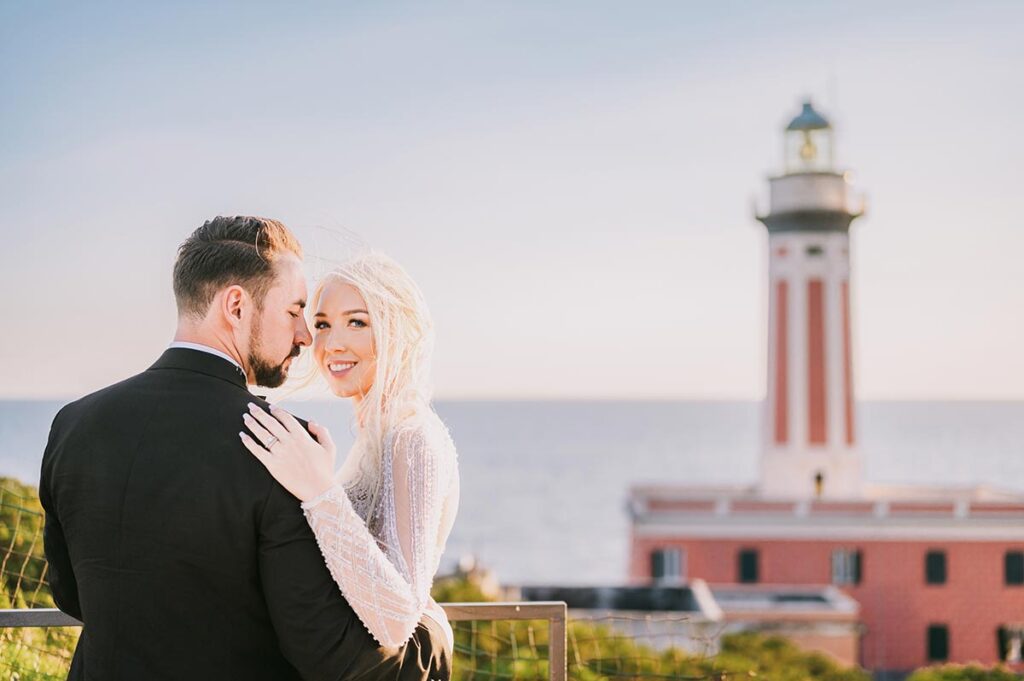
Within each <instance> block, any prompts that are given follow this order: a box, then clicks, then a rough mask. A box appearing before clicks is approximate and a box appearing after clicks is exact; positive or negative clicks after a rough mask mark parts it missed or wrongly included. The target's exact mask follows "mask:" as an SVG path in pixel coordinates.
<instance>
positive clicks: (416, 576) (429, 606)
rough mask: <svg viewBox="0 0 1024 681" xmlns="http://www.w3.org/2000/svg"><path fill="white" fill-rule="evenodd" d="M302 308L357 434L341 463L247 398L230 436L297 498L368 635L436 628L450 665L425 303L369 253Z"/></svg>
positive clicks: (443, 512) (321, 434)
mask: <svg viewBox="0 0 1024 681" xmlns="http://www.w3.org/2000/svg"><path fill="white" fill-rule="evenodd" d="M311 309H312V310H313V328H314V330H313V358H314V360H315V362H316V367H317V369H318V370H319V372H320V374H321V375H322V376H323V377H324V378H325V379H326V381H327V384H328V386H329V387H330V389H331V391H332V392H333V393H334V394H335V395H337V396H338V397H346V398H349V399H351V400H352V401H353V403H354V406H355V414H356V420H357V423H358V432H357V434H356V441H355V443H354V444H353V445H352V449H351V450H350V451H349V453H348V457H347V458H346V459H345V461H344V463H343V464H342V467H341V469H340V471H339V472H338V473H337V475H335V472H334V467H335V466H334V462H335V448H334V444H333V442H332V441H331V436H330V434H329V433H328V431H327V429H326V428H324V427H323V426H321V425H318V424H315V423H310V424H309V433H312V435H313V437H310V435H309V434H308V433H307V432H306V429H305V428H303V427H302V425H301V424H300V423H299V422H298V421H297V420H296V419H295V418H294V417H292V416H291V415H290V414H288V413H287V412H285V411H284V410H281V409H279V408H276V407H275V408H273V409H272V410H271V412H270V413H269V414H268V413H267V412H266V411H263V410H262V409H260V408H259V407H257V406H256V405H253V404H250V405H249V410H250V413H248V414H245V415H244V416H243V420H244V421H245V424H246V426H247V427H248V428H249V430H250V431H251V432H252V434H253V435H254V436H255V438H253V437H250V436H249V435H248V434H246V433H244V432H243V433H240V434H239V435H240V437H241V438H242V441H243V443H244V444H245V446H246V448H247V449H248V450H249V451H250V452H252V453H253V454H254V455H255V456H256V458H257V459H259V460H260V461H261V462H262V463H263V464H264V465H265V466H266V467H267V469H268V470H269V471H270V473H271V474H272V475H273V476H274V478H275V479H277V481H278V482H279V483H281V485H283V486H284V487H285V488H286V489H287V490H288V491H289V492H291V493H292V494H294V495H295V496H296V497H297V498H298V499H299V500H301V501H302V509H303V511H304V512H305V515H306V519H307V520H308V521H309V525H310V527H311V528H312V529H313V533H314V534H315V535H316V540H317V543H318V544H319V545H320V550H321V552H322V553H323V556H324V560H325V561H326V562H327V567H328V568H329V569H330V571H331V574H332V575H333V577H334V580H335V581H336V582H337V583H338V586H339V587H340V588H341V592H342V594H343V595H344V596H345V598H346V599H347V600H348V602H349V604H350V605H351V606H352V609H353V610H355V612H356V614H357V615H358V616H359V618H360V620H361V621H362V622H363V624H364V625H365V626H366V628H367V629H368V630H369V631H370V633H371V634H372V635H373V637H374V638H375V639H376V640H377V642H378V643H379V644H380V645H382V646H385V647H396V646H400V645H402V644H404V643H406V642H408V641H409V640H410V639H411V638H418V637H426V636H429V635H430V633H429V630H430V629H431V628H433V629H434V631H437V629H438V627H439V628H440V629H441V631H443V635H444V638H445V639H446V643H447V645H446V652H447V658H448V664H446V665H445V666H446V667H447V668H448V669H450V660H451V654H452V647H453V636H452V629H451V625H450V624H449V623H448V619H447V617H446V616H445V613H444V610H443V609H442V608H441V607H440V606H439V605H438V604H437V603H436V602H435V601H434V600H433V599H432V598H431V596H430V587H431V583H432V581H433V578H434V574H435V573H436V572H437V568H438V563H439V561H440V558H441V554H442V553H443V551H444V546H445V542H446V541H447V539H448V534H449V532H450V531H451V527H452V522H453V521H454V519H455V512H456V509H457V508H458V503H459V473H458V465H457V459H456V453H455V445H454V444H453V443H452V440H451V438H450V437H449V435H448V431H447V429H446V428H445V426H444V424H443V423H442V422H441V420H440V418H438V416H437V414H436V413H435V412H434V410H433V409H432V408H431V406H430V396H429V379H428V375H427V374H428V363H429V359H430V353H431V341H432V337H433V326H432V323H431V320H430V316H429V313H428V311H427V307H426V304H425V303H424V301H423V297H422V294H421V293H420V291H419V289H418V288H417V286H416V284H415V283H414V282H413V281H412V279H411V278H410V277H409V275H408V274H407V273H406V272H405V271H404V270H403V269H402V268H401V267H400V266H399V265H398V263H396V262H395V261H393V260H392V259H390V258H388V257H386V256H383V255H380V254H369V255H364V256H360V257H358V258H355V259H354V260H351V261H349V262H348V263H347V264H345V265H343V266H342V267H341V268H339V269H338V270H336V271H334V272H333V273H331V274H330V275H328V276H327V277H325V278H324V280H323V281H322V282H321V283H320V284H319V286H318V287H317V289H316V291H315V292H314V294H313V298H312V304H311ZM271 414H272V415H271ZM314 438H315V439H314ZM431 625H433V626H431Z"/></svg>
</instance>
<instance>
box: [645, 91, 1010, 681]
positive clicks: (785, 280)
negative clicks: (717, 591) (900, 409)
mask: <svg viewBox="0 0 1024 681" xmlns="http://www.w3.org/2000/svg"><path fill="white" fill-rule="evenodd" d="M832 149H833V139H832V128H831V126H830V125H829V123H828V121H827V120H826V119H825V118H824V117H822V116H821V115H820V114H819V113H818V112H816V111H815V110H814V108H813V107H812V106H811V105H810V103H808V104H805V105H804V107H803V111H802V112H801V113H800V115H798V116H797V117H796V118H794V119H793V121H792V122H791V123H790V124H789V126H788V127H787V129H786V132H785V153H786V156H785V158H786V167H785V172H784V173H783V174H781V175H779V176H776V177H772V178H770V180H769V182H770V206H771V209H770V211H769V212H768V213H767V214H766V215H763V216H759V218H758V219H759V220H760V221H761V222H762V223H763V224H764V225H765V226H766V227H767V229H768V244H769V268H768V270H769V291H770V294H769V314H768V323H769V333H768V362H767V366H768V376H767V388H768V389H767V395H766V399H765V402H764V418H763V433H762V453H761V465H760V479H759V482H758V484H757V485H755V486H753V487H751V488H731V489H723V488H713V489H712V488H692V487H671V486H657V487H651V486H647V487H635V488H634V489H633V490H632V492H631V503H630V510H631V515H632V552H631V562H630V576H631V578H632V580H633V581H634V582H636V583H644V582H648V581H654V582H666V581H667V582H672V581H685V580H695V579H700V580H704V581H706V582H708V583H709V584H710V585H711V588H712V589H714V586H715V585H716V584H718V585H733V584H752V585H753V584H761V585H806V586H822V585H835V586H837V587H839V588H840V589H841V590H842V591H843V592H844V593H845V594H847V595H848V596H850V597H851V598H853V599H855V600H856V601H857V602H858V604H859V606H860V609H859V613H860V618H861V623H862V625H863V628H862V632H863V637H862V640H861V646H860V658H861V664H862V665H863V666H864V667H866V668H868V669H871V670H874V671H876V672H878V673H879V674H880V675H886V674H887V673H889V672H892V673H897V674H898V673H901V672H905V671H908V670H911V669H914V668H916V667H920V666H924V665H927V664H930V663H937V662H944V661H950V662H970V661H979V662H983V663H995V662H998V661H1000V660H1004V661H1010V662H1012V663H1019V661H1020V659H1021V643H1022V638H1024V495H1021V494H1016V493H1008V492H1001V491H997V490H992V489H988V488H963V489H938V488H928V487H913V486H907V487H899V488H897V487H892V486H880V485H872V484H869V483H867V482H865V481H864V479H863V474H862V470H863V465H862V459H861V455H860V453H859V450H858V440H857V432H856V413H855V412H856V408H855V407H856V405H855V401H854V388H853V377H854V372H853V364H854V357H853V355H854V353H853V346H852V341H851V326H852V289H851V286H850V247H849V230H850V225H851V223H852V222H853V220H854V219H855V218H857V217H858V216H859V215H860V214H861V212H862V202H861V201H859V200H855V199H854V197H853V196H852V192H851V188H850V186H849V183H848V175H847V174H846V173H843V172H841V171H837V170H836V169H835V168H834V165H833V156H832Z"/></svg>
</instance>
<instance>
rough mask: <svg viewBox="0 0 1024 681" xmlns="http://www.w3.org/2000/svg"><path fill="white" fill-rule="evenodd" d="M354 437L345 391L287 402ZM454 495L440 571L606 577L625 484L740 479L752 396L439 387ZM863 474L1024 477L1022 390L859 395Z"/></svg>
mask: <svg viewBox="0 0 1024 681" xmlns="http://www.w3.org/2000/svg"><path fill="white" fill-rule="evenodd" d="M62 404H63V402H59V401H12V400H7V401H2V400H0V476H7V477H14V478H18V479H20V480H22V481H23V482H27V483H32V484H36V483H37V482H38V479H39V463H40V459H41V456H42V451H43V447H44V446H45V443H46V436H47V432H48V429H49V425H50V421H51V420H52V418H53V416H54V414H56V412H57V410H58V409H59V408H60V407H61V406H62ZM283 406H285V407H286V408H289V409H290V410H291V411H293V412H294V413H296V414H298V415H300V416H303V417H306V418H311V419H314V420H316V421H318V422H320V423H323V424H326V425H328V427H330V429H331V432H332V435H333V436H334V440H335V442H336V443H337V445H338V448H339V456H341V455H342V453H344V452H345V451H347V449H348V447H349V446H350V445H351V442H352V439H353V438H352V412H351V409H350V408H349V406H348V404H347V403H345V402H342V401H335V402H322V401H307V402H295V403H291V404H285V405H283ZM436 408H437V411H438V413H439V414H440V416H441V418H442V419H443V420H444V421H445V423H446V424H447V425H448V428H449V429H450V430H451V433H452V436H453V438H454V439H455V443H456V446H457V448H458V451H459V470H460V474H461V478H462V500H461V505H460V509H459V514H458V518H457V520H456V522H455V527H454V529H453V531H452V535H451V537H450V538H449V541H448V546H447V550H446V552H445V555H444V557H443V559H442V562H441V572H442V573H443V572H447V571H450V570H451V569H452V568H453V567H454V566H455V564H456V563H457V562H458V561H460V560H466V559H467V558H472V559H474V560H475V561H476V562H477V564H478V565H481V566H483V567H486V568H488V569H490V570H492V571H493V572H494V573H495V576H496V577H497V579H498V580H499V581H500V582H501V583H503V584H518V585H525V584H547V585H612V584H618V583H623V582H624V581H625V579H626V576H627V560H628V548H629V520H628V516H627V514H626V499H627V495H628V492H629V488H630V486H631V485H635V484H644V483H658V484H671V483H680V484H686V485H693V484H698V485H699V484H709V485H714V484H729V485H731V484H745V483H752V482H754V481H755V479H756V475H757V461H758V451H759V443H760V411H761V405H760V404H759V403H757V402H732V401H722V402H702V401H657V402H639V401H629V402H615V401H607V402H605V401H440V402H438V403H437V404H436ZM858 419H859V426H858V427H859V434H860V441H861V449H862V453H863V456H864V465H865V475H866V477H867V478H868V479H869V480H870V481H873V482H879V483H923V484H948V485H970V484H988V485H992V486H995V487H999V488H1002V489H1010V490H1017V491H1024V402H865V403H861V404H860V405H859V407H858Z"/></svg>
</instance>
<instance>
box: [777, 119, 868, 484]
mask: <svg viewBox="0 0 1024 681" xmlns="http://www.w3.org/2000/svg"><path fill="white" fill-rule="evenodd" d="M785 163H786V165H785V172H784V174H782V175H779V176H777V177H772V178H769V183H770V201H771V203H770V210H769V212H768V214H767V215H763V216H758V220H760V221H761V222H762V223H764V225H765V227H767V228H768V249H769V268H768V271H769V284H770V295H769V314H768V393H767V397H766V399H765V405H764V407H765V411H764V428H763V430H764V435H763V438H764V447H763V451H762V456H761V480H760V489H761V492H762V493H763V494H764V495H766V496H787V497H791V496H794V495H795V496H800V497H815V496H817V497H824V498H846V497H856V496H859V494H860V491H861V481H862V473H861V471H862V466H861V460H860V457H859V455H858V454H857V435H856V420H855V405H854V391H853V348H852V344H851V334H850V324H851V314H850V250H849V230H850V223H851V222H852V221H853V219H854V218H856V217H858V216H859V215H861V212H862V211H861V208H862V206H858V207H857V208H856V209H854V208H853V207H852V206H851V203H852V201H851V191H850V185H849V182H848V179H847V175H846V174H845V173H841V172H837V171H836V170H835V167H834V165H833V130H832V126H831V125H830V124H829V122H828V121H827V120H826V119H825V118H824V117H823V116H822V115H821V114H819V113H818V112H817V111H815V110H814V107H812V106H811V104H810V102H807V103H805V104H804V106H803V111H802V112H801V113H800V115H799V116H797V117H796V118H794V119H793V120H792V122H790V124H789V126H787V128H786V132H785Z"/></svg>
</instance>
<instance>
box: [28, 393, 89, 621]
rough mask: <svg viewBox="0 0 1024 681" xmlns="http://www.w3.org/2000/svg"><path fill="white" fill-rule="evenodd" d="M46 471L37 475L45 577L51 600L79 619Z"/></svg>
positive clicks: (48, 446) (75, 589)
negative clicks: (42, 517)
mask: <svg viewBox="0 0 1024 681" xmlns="http://www.w3.org/2000/svg"><path fill="white" fill-rule="evenodd" d="M59 419H60V413H58V414H57V416H56V417H54V419H53V425H52V426H51V428H50V436H49V438H48V440H47V443H46V451H45V452H44V455H43V461H44V462H49V461H50V460H51V458H50V457H49V456H48V454H49V452H50V450H51V448H52V447H53V445H54V435H55V433H56V432H57V430H58V429H57V421H58V420H59ZM50 474H51V471H50V470H49V466H47V465H45V464H44V466H43V469H42V472H41V474H40V476H39V501H40V503H41V504H42V506H43V511H44V512H45V526H44V528H43V550H44V552H45V553H46V560H47V563H48V564H49V567H48V569H47V580H48V581H49V584H50V593H51V594H53V602H54V603H56V604H57V607H58V608H60V609H61V611H62V612H65V613H67V614H68V615H71V616H72V617H74V618H76V619H79V620H80V619H82V606H81V605H80V604H79V601H78V583H77V582H76V581H75V571H74V569H73V568H72V567H71V558H70V556H69V555H68V544H67V541H66V540H65V539H64V530H63V529H62V528H61V526H60V522H59V521H58V520H57V512H56V509H55V508H54V507H53V500H52V497H51V496H50Z"/></svg>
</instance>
